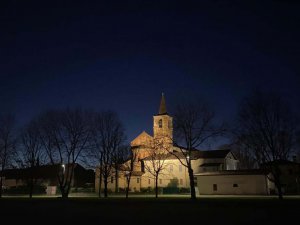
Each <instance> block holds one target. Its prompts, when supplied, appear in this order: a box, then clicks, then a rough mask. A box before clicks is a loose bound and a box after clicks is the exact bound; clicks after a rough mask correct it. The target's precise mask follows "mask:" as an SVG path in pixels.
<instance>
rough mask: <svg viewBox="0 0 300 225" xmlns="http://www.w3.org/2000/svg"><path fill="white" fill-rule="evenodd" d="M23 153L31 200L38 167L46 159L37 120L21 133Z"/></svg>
mask: <svg viewBox="0 0 300 225" xmlns="http://www.w3.org/2000/svg"><path fill="white" fill-rule="evenodd" d="M20 141H21V146H20V147H21V148H20V150H21V152H20V154H19V155H20V158H21V160H22V162H23V165H24V166H25V167H26V168H28V172H29V174H28V179H29V182H28V185H29V198H32V194H33V189H34V186H35V184H36V182H37V177H36V167H38V166H39V165H40V163H41V161H42V160H43V158H44V156H45V155H44V154H43V153H44V152H43V151H42V143H41V139H40V132H39V125H38V123H37V121H36V120H32V121H31V122H30V123H29V124H28V125H26V126H25V127H24V129H23V130H22V132H21V137H20Z"/></svg>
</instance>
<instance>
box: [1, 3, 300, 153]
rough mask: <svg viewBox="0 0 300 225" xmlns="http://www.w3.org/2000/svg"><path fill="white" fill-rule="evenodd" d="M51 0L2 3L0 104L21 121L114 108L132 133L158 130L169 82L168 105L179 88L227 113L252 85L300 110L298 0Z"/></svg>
mask: <svg viewBox="0 0 300 225" xmlns="http://www.w3.org/2000/svg"><path fill="white" fill-rule="evenodd" d="M46 2H47V1H38V2H37V1H36V2H31V1H13V0H11V1H7V3H6V1H1V3H0V4H1V9H0V26H1V27H0V101H1V106H0V109H1V111H2V112H13V113H15V114H16V117H17V119H18V124H24V123H26V122H27V121H29V120H30V119H31V118H32V117H33V116H35V115H37V114H38V113H39V112H41V111H43V110H46V109H50V108H66V107H82V108H87V109H89V108H92V109H95V110H107V109H111V110H115V111H117V112H118V114H119V115H120V117H121V119H122V121H123V123H124V125H125V127H126V132H127V136H128V141H131V140H132V139H133V138H134V137H135V136H137V135H138V134H139V133H140V132H142V131H143V130H146V131H147V132H148V133H150V134H152V116H153V115H154V114H156V113H157V112H158V107H159V101H160V95H161V93H162V92H164V93H165V96H166V101H167V107H168V109H169V113H170V114H171V115H172V107H173V105H174V104H175V102H176V99H177V98H178V97H180V96H187V97H191V98H198V97H199V98H201V99H204V100H205V101H207V102H209V103H210V105H211V106H212V107H213V108H214V109H215V111H216V114H217V116H218V119H220V120H227V121H230V120H232V119H233V118H234V116H235V114H236V110H237V105H238V102H239V101H240V100H241V99H242V98H243V97H244V96H246V95H247V94H249V93H250V92H251V91H252V90H253V89H255V88H259V89H263V90H273V91H278V92H280V93H281V94H282V95H283V96H285V97H286V98H287V99H289V100H290V102H291V103H292V104H293V106H295V109H296V110H298V112H300V110H299V108H300V105H299V96H300V13H299V12H300V4H299V3H295V2H297V1H249V2H248V1H212V0H210V1H191V2H188V1H171V0H170V1H107V2H110V3H106V4H104V3H102V2H101V1H97V3H89V1H82V3H81V4H79V3H74V2H73V3H71V2H64V3H63V1H57V2H56V1H49V3H48V4H47V3H46ZM76 2H77V1H76ZM199 2H201V3H199ZM241 2H243V3H241ZM213 147H214V146H212V148H213Z"/></svg>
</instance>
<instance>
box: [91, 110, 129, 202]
mask: <svg viewBox="0 0 300 225" xmlns="http://www.w3.org/2000/svg"><path fill="white" fill-rule="evenodd" d="M92 140H93V141H94V148H93V149H92V153H91V154H92V155H94V157H95V159H96V160H97V161H98V164H99V180H100V181H99V182H102V179H103V183H104V197H107V196H108V195H107V193H108V189H107V185H108V178H109V177H110V176H111V175H112V172H113V171H112V170H113V166H114V160H115V159H116V155H117V152H118V151H119V150H120V147H121V146H122V145H123V143H124V141H125V133H124V128H123V125H122V123H121V121H120V120H119V118H118V116H117V114H116V113H114V112H111V111H108V112H101V113H96V114H94V116H93V129H92ZM99 188H101V183H99ZM100 191H101V189H99V196H100Z"/></svg>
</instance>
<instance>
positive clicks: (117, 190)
mask: <svg viewBox="0 0 300 225" xmlns="http://www.w3.org/2000/svg"><path fill="white" fill-rule="evenodd" d="M115 177H116V183H115V185H116V186H115V193H118V192H119V179H118V177H119V170H118V169H116V176H115Z"/></svg>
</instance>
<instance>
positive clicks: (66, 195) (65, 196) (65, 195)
mask: <svg viewBox="0 0 300 225" xmlns="http://www.w3.org/2000/svg"><path fill="white" fill-rule="evenodd" d="M61 197H62V198H63V199H68V197H69V192H68V191H66V190H65V189H64V190H63V191H62V194H61Z"/></svg>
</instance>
